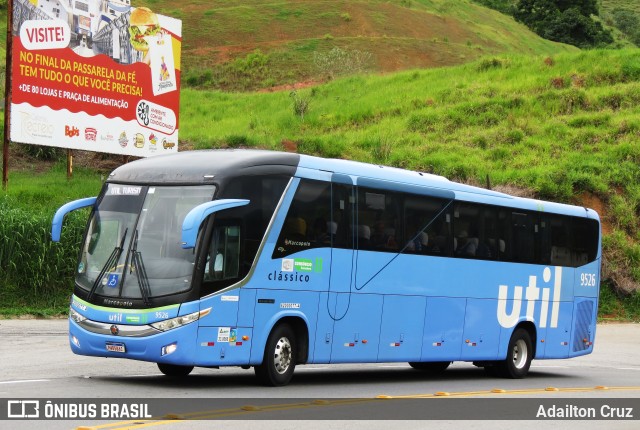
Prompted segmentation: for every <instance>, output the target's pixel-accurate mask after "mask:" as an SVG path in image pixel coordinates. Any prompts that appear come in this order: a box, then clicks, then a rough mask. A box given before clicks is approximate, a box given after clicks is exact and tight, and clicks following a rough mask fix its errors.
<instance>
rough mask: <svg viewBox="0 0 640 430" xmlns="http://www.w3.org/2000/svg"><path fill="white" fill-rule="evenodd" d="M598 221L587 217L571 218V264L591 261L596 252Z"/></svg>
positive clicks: (583, 263) (579, 264)
mask: <svg viewBox="0 0 640 430" xmlns="http://www.w3.org/2000/svg"><path fill="white" fill-rule="evenodd" d="M599 235H600V233H599V225H598V221H596V220H594V219H587V218H574V219H573V266H574V267H580V266H584V265H585V264H587V263H591V262H592V261H594V260H595V259H596V256H597V253H598V237H599Z"/></svg>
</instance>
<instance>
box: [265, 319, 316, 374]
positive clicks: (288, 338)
mask: <svg viewBox="0 0 640 430" xmlns="http://www.w3.org/2000/svg"><path fill="white" fill-rule="evenodd" d="M308 351H309V332H308V329H307V325H306V323H305V321H304V320H303V319H301V318H298V317H284V318H282V319H280V320H279V321H278V322H277V323H276V324H275V325H274V327H273V329H272V330H271V332H270V333H269V336H268V337H267V341H266V344H265V347H264V355H263V358H262V363H261V364H259V365H257V366H255V367H254V370H255V373H256V376H257V377H258V379H259V380H260V381H261V382H262V383H264V384H265V385H269V386H283V385H287V384H288V383H289V381H291V378H292V377H293V372H294V370H295V366H296V364H298V363H306V362H307V356H308Z"/></svg>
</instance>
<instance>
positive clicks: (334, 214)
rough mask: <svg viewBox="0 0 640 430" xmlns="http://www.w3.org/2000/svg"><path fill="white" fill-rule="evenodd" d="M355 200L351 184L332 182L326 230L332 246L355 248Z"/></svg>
mask: <svg viewBox="0 0 640 430" xmlns="http://www.w3.org/2000/svg"><path fill="white" fill-rule="evenodd" d="M355 201H356V200H355V196H354V189H353V186H352V185H343V184H336V183H334V184H332V193H331V221H330V222H329V225H328V228H327V231H328V234H329V235H330V237H331V244H332V246H333V247H334V248H343V249H354V248H355V246H354V235H353V224H354V222H353V215H354V209H355Z"/></svg>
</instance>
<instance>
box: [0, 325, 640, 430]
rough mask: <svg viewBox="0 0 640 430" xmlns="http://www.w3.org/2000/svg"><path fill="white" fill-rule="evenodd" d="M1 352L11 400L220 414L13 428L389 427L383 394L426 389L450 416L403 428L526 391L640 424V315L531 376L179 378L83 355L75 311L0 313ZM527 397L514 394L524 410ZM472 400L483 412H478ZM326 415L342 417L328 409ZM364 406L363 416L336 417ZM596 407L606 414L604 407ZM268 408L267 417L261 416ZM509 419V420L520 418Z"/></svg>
mask: <svg viewBox="0 0 640 430" xmlns="http://www.w3.org/2000/svg"><path fill="white" fill-rule="evenodd" d="M0 357H1V362H2V365H1V369H2V372H1V373H0V398H2V399H5V401H6V399H16V398H17V399H25V398H26V399H33V398H37V399H59V398H75V399H84V401H92V400H93V401H96V402H100V401H102V399H122V398H125V399H142V400H141V401H143V400H148V399H151V398H163V399H165V398H172V399H177V400H176V401H175V408H176V409H175V413H176V414H178V415H177V416H174V417H172V418H186V417H191V418H217V419H218V420H216V421H211V420H209V421H204V420H199V421H180V420H173V421H171V420H167V419H164V418H162V419H153V420H148V421H140V420H124V419H111V420H106V421H104V420H103V421H99V420H92V419H82V420H75V421H43V420H41V421H35V420H31V421H23V420H16V421H11V422H7V421H5V422H4V423H5V424H7V423H8V424H10V425H9V426H8V427H7V426H4V425H3V424H2V423H1V422H0V427H2V428H12V429H13V428H29V429H31V428H35V429H47V430H57V429H76V428H82V427H86V428H96V429H97V428H100V429H116V428H117V429H122V428H142V427H144V428H148V427H151V428H154V427H160V426H161V428H163V429H192V428H216V429H222V428H229V429H231V428H233V429H234V430H235V429H238V428H253V427H255V426H257V425H259V427H260V428H265V429H268V428H278V429H285V428H292V429H293V428H300V427H301V424H300V423H301V421H300V420H305V421H304V425H303V426H302V427H303V428H310V429H314V428H318V429H320V428H321V429H323V430H327V429H333V428H341V429H342V428H349V429H351V428H363V429H365V428H366V429H367V430H369V429H377V428H380V429H387V428H388V426H389V425H390V421H379V420H375V421H374V420H364V419H365V418H368V417H371V418H380V417H382V416H385V414H386V413H387V412H386V408H390V407H391V406H390V405H394V403H388V402H387V403H380V402H385V400H380V397H384V398H389V397H392V398H393V397H403V398H405V397H419V398H421V399H422V400H420V403H419V404H420V405H422V406H420V407H419V408H422V409H423V410H422V413H420V410H417V411H416V408H415V405H414V406H412V407H413V409H411V408H408V409H407V411H408V412H407V415H406V417H408V418H415V417H423V416H425V415H424V414H425V413H426V412H425V411H429V410H430V409H429V408H432V409H431V411H432V412H433V414H434V415H435V414H436V413H438V412H440V413H443V414H445V416H447V417H450V418H449V419H445V420H439V421H417V420H412V421H403V422H402V423H401V426H400V427H401V428H424V427H425V426H426V425H429V426H431V425H433V424H437V426H436V427H437V428H460V427H461V426H463V425H464V426H468V424H470V423H472V422H473V428H494V427H495V423H494V422H492V421H475V418H476V417H478V418H481V417H484V415H485V412H487V410H492V409H495V408H496V407H497V406H500V405H509V407H511V403H509V402H510V401H512V400H515V399H529V400H528V402H529V404H530V405H528V404H527V403H526V401H525V402H524V406H525V408H527V407H528V408H534V409H535V410H537V409H538V406H539V405H540V404H541V403H542V402H551V403H553V404H555V403H557V405H558V407H564V406H566V405H567V404H568V403H570V402H574V401H578V402H580V401H588V400H586V399H605V400H604V401H605V402H606V403H607V404H610V405H611V406H613V407H616V406H620V407H622V406H631V407H632V408H633V409H634V411H633V413H634V417H635V418H636V421H621V420H619V421H606V422H604V421H598V420H594V419H590V418H589V417H587V418H588V419H586V420H583V421H572V422H570V423H565V424H569V426H568V427H569V428H573V427H577V426H578V425H580V427H581V428H594V429H595V428H602V426H603V425H606V426H607V427H609V428H615V429H618V428H624V429H626V428H629V429H632V428H633V429H637V428H640V423H639V422H638V421H637V419H638V418H640V360H639V358H640V325H638V324H606V325H599V326H598V329H597V335H596V343H595V351H594V353H593V354H591V355H588V356H585V357H579V358H575V359H570V360H544V361H534V362H533V364H532V366H531V370H530V373H529V377H528V378H526V379H523V380H507V379H495V378H490V377H487V376H485V375H484V372H483V371H482V369H478V368H475V367H474V366H473V365H471V364H468V363H454V364H453V365H452V366H451V367H450V368H449V369H448V370H447V371H446V372H445V373H444V374H442V375H439V376H436V377H434V376H428V375H424V374H421V373H420V372H418V371H415V370H413V369H411V368H410V367H409V366H408V365H407V364H406V363H386V364H356V365H309V366H299V367H298V368H297V369H296V374H295V376H294V379H293V381H292V383H291V384H290V385H289V386H287V387H281V388H268V387H261V386H258V385H257V383H256V380H255V377H254V374H253V371H252V370H242V369H240V368H223V369H220V370H216V369H196V370H194V372H193V373H192V374H191V375H190V376H189V377H188V378H186V379H183V380H175V379H170V378H167V377H165V376H163V375H162V374H161V373H160V372H159V371H158V370H157V368H156V366H155V364H153V363H144V362H135V361H128V360H117V359H106V358H92V357H81V356H76V355H73V354H72V353H71V351H70V349H69V346H68V340H67V321H66V320H0ZM203 399H206V400H203ZM230 399H239V400H230ZM338 399H351V400H346V401H344V400H338ZM353 399H358V400H353ZM459 399H471V400H473V401H475V402H476V403H473V402H469V403H462V405H461V407H462V408H463V410H462V411H460V410H459V409H455V408H458V405H459V404H458V403H455V402H457V401H459ZM478 399H479V400H478ZM501 400H506V401H501ZM393 401H397V400H392V402H393ZM376 402H377V403H376ZM436 402H437V403H436ZM477 402H479V403H477ZM599 402H600V403H602V402H603V400H600V401H599ZM516 403H517V402H516ZM596 403H598V402H596ZM434 405H437V406H434ZM454 406H455V408H454ZM520 406H522V405H520V404H516V405H514V407H515V408H516V409H517V408H518V407H520ZM465 408H467V409H469V410H471V412H469V411H466V412H468V413H469V414H470V415H471V417H472V418H474V420H473V421H455V420H453V419H455V418H459V417H461V416H462V417H464V416H465ZM473 408H476V409H478V412H473V410H474V409H473ZM275 409H277V411H276V412H274V410H275ZM399 410H401V408H400V409H398V410H394V411H391V410H389V413H388V415H386V416H387V417H390V418H393V419H394V421H393V423H394V427H397V425H398V424H399V423H398V422H397V420H399V419H401V418H403V415H402V413H401V412H399ZM496 410H497V409H496ZM598 410H599V409H598ZM283 411H284V412H283ZM456 411H460V412H456ZM189 412H191V413H192V415H189ZM502 413H503V412H495V411H494V412H493V414H491V413H489V416H490V417H491V418H495V416H494V415H495V414H498V415H500V414H502ZM518 413H519V412H518ZM185 414H186V415H185ZM198 414H199V415H198ZM449 414H450V415H449ZM504 414H505V415H504V417H503V416H502V415H500V417H501V418H504V419H514V418H517V417H518V415H515V414H516V413H513V414H509V413H508V412H504ZM327 417H330V418H332V419H334V420H332V421H325V420H321V419H322V418H327ZM354 417H356V418H358V420H350V421H342V420H337V419H338V418H340V419H349V418H354ZM156 418H158V417H156ZM309 418H312V419H313V420H308V419H309ZM597 418H602V417H601V416H599V415H598V416H597ZM229 419H233V420H229ZM262 419H268V420H266V421H251V420H262ZM237 420H241V421H237ZM503 423H504V424H505V425H508V423H509V422H508V421H504V422H503ZM553 423H554V422H553V421H535V420H532V421H518V424H517V425H518V427H519V428H523V429H527V428H532V429H533V428H535V429H540V428H545V427H548V428H552V427H551V426H552V425H554V426H557V422H556V424H553Z"/></svg>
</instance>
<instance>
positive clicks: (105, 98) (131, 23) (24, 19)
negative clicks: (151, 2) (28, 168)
mask: <svg viewBox="0 0 640 430" xmlns="http://www.w3.org/2000/svg"><path fill="white" fill-rule="evenodd" d="M13 9H14V10H13V20H14V22H13V31H12V37H13V39H12V43H13V46H12V61H13V64H12V68H11V74H12V79H11V128H10V131H11V135H10V138H11V141H13V142H21V143H29V144H36V145H46V146H55V147H61V148H69V149H80V150H86V151H96V152H107V153H112V154H123V155H134V156H139V157H147V156H152V155H159V154H166V153H170V152H176V151H177V150H178V129H179V123H178V117H179V115H178V113H179V112H178V111H179V103H180V91H179V89H180V46H181V42H182V35H181V34H182V23H181V21H179V20H176V19H173V18H170V17H166V16H162V15H158V14H156V13H154V12H153V11H151V10H149V9H148V8H143V7H141V8H133V7H131V6H130V0H65V1H49V0H14V4H13Z"/></svg>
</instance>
